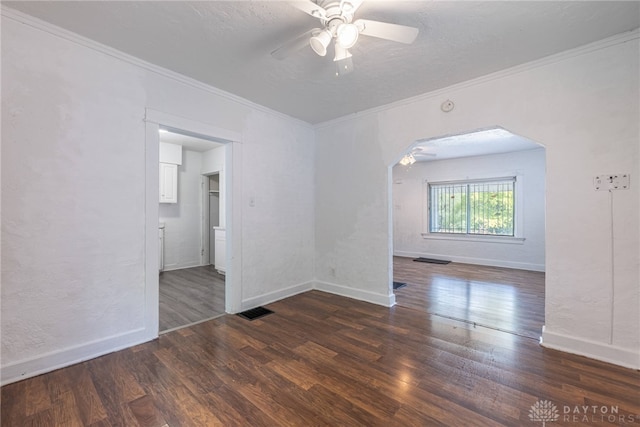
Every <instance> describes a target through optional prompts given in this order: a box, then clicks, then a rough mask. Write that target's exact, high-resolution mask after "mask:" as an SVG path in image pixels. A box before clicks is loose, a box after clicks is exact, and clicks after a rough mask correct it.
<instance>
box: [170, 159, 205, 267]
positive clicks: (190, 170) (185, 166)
mask: <svg viewBox="0 0 640 427" xmlns="http://www.w3.org/2000/svg"><path fill="white" fill-rule="evenodd" d="M202 157H203V155H202V153H199V152H197V151H191V150H185V149H183V150H182V165H180V166H178V203H160V206H159V217H160V222H163V223H164V270H165V271H168V270H177V269H180V268H188V267H196V266H198V265H201V264H202V256H201V254H200V250H201V249H202V233H203V230H202V189H201V186H202V175H201V173H200V170H201V169H202Z"/></svg>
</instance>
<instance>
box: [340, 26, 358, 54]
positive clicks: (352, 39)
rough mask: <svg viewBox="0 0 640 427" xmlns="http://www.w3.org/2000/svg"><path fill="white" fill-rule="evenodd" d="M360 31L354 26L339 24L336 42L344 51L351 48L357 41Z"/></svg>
mask: <svg viewBox="0 0 640 427" xmlns="http://www.w3.org/2000/svg"><path fill="white" fill-rule="evenodd" d="M359 35H360V31H359V30H358V26H357V25H355V24H340V25H338V28H337V29H336V40H337V41H338V43H340V46H342V47H343V48H345V49H349V48H351V47H353V46H354V45H355V44H356V42H357V41H358V36H359Z"/></svg>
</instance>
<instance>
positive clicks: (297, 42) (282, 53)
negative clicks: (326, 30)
mask: <svg viewBox="0 0 640 427" xmlns="http://www.w3.org/2000/svg"><path fill="white" fill-rule="evenodd" d="M320 31H322V30H320V28H314V29H313V30H309V31H307V32H306V33H304V34H300V35H299V36H298V37H296V38H294V39H292V40H289V41H288V42H286V43H285V44H283V45H282V46H280V47H279V48H277V49H276V50H274V51H273V52H271V56H273V57H274V58H276V59H280V60H282V59H285V58H286V57H288V56H289V55H291V54H292V53H295V52H297V51H299V50H300V49H302V48H304V47H305V46H309V39H310V38H311V36H312V35H313V34H314V33H317V32H320Z"/></svg>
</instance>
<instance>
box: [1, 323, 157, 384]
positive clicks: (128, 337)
mask: <svg viewBox="0 0 640 427" xmlns="http://www.w3.org/2000/svg"><path fill="white" fill-rule="evenodd" d="M157 337H158V334H157V332H156V333H155V334H150V333H148V332H147V330H146V329H145V328H140V329H135V330H133V331H129V332H126V333H123V334H119V335H113V336H110V337H107V338H104V339H100V340H95V341H91V342H88V343H84V344H80V345H77V346H72V347H67V348H64V349H61V350H57V351H53V352H50V353H45V354H42V355H39V356H37V357H33V358H30V359H24V360H20V361H18V362H13V363H10V364H8V365H5V366H2V368H0V378H1V379H0V384H1V385H3V386H4V385H6V384H10V383H14V382H16V381H21V380H24V379H27V378H31V377H35V376H37V375H40V374H44V373H47V372H51V371H54V370H56V369H60V368H64V367H67V366H71V365H75V364H76V363H81V362H84V361H86V360H89V359H94V358H96V357H100V356H104V355H105V354H109V353H113V352H114V351H118V350H122V349H125V348H128V347H133V346H134V345H138V344H142V343H144V342H147V341H151V340H153V339H155V338H157Z"/></svg>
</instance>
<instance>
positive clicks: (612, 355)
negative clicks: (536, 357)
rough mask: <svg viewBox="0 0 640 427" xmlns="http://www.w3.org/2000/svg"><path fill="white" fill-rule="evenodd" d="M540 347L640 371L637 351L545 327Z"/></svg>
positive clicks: (639, 355)
mask: <svg viewBox="0 0 640 427" xmlns="http://www.w3.org/2000/svg"><path fill="white" fill-rule="evenodd" d="M540 345H542V346H543V347H546V348H551V349H553V350H559V351H564V352H566V353H573V354H577V355H580V356H585V357H589V358H591V359H596V360H600V361H602V362H607V363H612V364H614V365H618V366H623V367H625V368H631V369H636V370H640V353H639V352H638V351H637V350H636V351H634V350H631V349H628V348H622V347H618V346H614V345H610V344H605V343H602V342H597V341H591V340H587V339H583V338H578V337H574V336H568V335H565V334H560V333H557V332H553V331H549V330H548V328H546V327H545V326H543V327H542V337H541V338H540Z"/></svg>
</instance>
